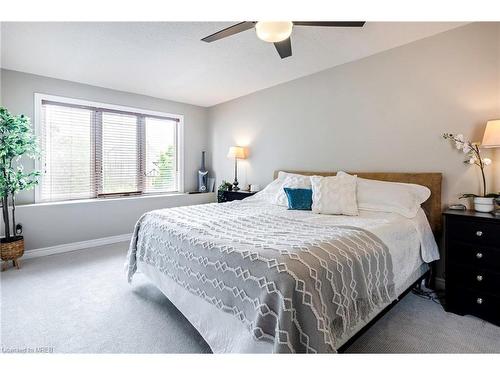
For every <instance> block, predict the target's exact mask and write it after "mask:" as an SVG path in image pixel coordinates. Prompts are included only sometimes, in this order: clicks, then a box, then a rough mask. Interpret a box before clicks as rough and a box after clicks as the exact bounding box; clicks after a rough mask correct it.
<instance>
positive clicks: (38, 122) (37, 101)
mask: <svg viewBox="0 0 500 375" xmlns="http://www.w3.org/2000/svg"><path fill="white" fill-rule="evenodd" d="M43 101H48V102H55V103H60V104H63V105H68V106H83V107H91V108H97V109H103V110H109V111H114V112H125V113H131V114H136V115H143V116H151V117H159V118H171V119H175V120H177V127H176V143H177V150H176V154H177V172H178V176H179V179H178V181H177V184H178V186H177V190H176V191H171V192H152V193H144V192H143V193H140V194H105V195H99V194H98V195H97V196H96V197H94V198H84V199H71V200H63V201H43V200H42V197H41V187H40V184H37V185H35V203H40V204H46V203H54V202H68V201H69V202H78V201H83V200H105V199H110V198H122V197H142V196H154V195H169V194H178V193H184V157H185V155H184V115H181V114H174V113H167V112H159V111H152V110H147V109H141V108H136V107H128V106H123V105H116V104H109V103H102V102H95V101H90V100H84V99H74V98H69V97H64V96H56V95H49V94H42V93H35V94H34V106H33V108H34V113H33V119H34V132H35V135H36V137H37V139H40V136H41V131H42V102H43ZM95 130H96V129H93V131H94V132H95ZM41 168H42V165H41V159H40V158H36V159H35V170H41ZM94 173H95V171H94ZM94 176H95V177H96V178H97V173H95V175H94ZM139 177H141V176H139Z"/></svg>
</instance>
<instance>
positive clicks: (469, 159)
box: [443, 133, 500, 212]
mask: <svg viewBox="0 0 500 375" xmlns="http://www.w3.org/2000/svg"><path fill="white" fill-rule="evenodd" d="M443 138H444V139H448V140H450V141H452V142H454V143H455V147H456V148H457V149H458V150H461V151H462V152H463V153H464V154H465V155H466V159H465V160H464V163H465V164H469V165H477V166H478V167H479V169H480V170H481V176H482V179H483V189H482V195H477V194H471V193H466V194H462V195H461V196H460V199H462V198H474V210H476V211H479V212H492V211H493V209H494V208H495V203H494V200H495V198H498V197H499V196H500V195H499V194H495V193H489V194H488V193H486V177H485V175H484V168H485V167H486V166H488V165H490V164H491V159H488V158H483V157H481V152H480V151H479V145H478V144H477V143H472V142H470V141H468V140H466V139H465V138H464V136H463V135H462V134H450V133H445V134H443Z"/></svg>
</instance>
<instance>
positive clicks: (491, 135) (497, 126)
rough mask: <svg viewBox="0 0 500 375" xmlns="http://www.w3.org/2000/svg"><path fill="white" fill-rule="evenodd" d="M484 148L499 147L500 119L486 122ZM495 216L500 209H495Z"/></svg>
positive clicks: (498, 203) (498, 202)
mask: <svg viewBox="0 0 500 375" xmlns="http://www.w3.org/2000/svg"><path fill="white" fill-rule="evenodd" d="M481 147H482V148H497V147H500V120H490V121H488V122H487V123H486V130H485V131H484V136H483V141H482V142H481ZM496 202H497V205H500V199H499V198H497V199H496ZM493 213H494V214H495V216H500V209H496V210H495V211H493Z"/></svg>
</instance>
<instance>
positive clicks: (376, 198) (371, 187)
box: [337, 172, 431, 219]
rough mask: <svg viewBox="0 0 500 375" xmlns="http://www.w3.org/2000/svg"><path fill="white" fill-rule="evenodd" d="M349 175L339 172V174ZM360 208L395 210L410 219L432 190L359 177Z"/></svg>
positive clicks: (358, 194) (383, 210)
mask: <svg viewBox="0 0 500 375" xmlns="http://www.w3.org/2000/svg"><path fill="white" fill-rule="evenodd" d="M342 175H347V173H345V172H338V173H337V176H342ZM357 184H358V186H357V198H358V208H359V209H360V210H367V211H382V212H395V213H398V214H400V215H403V216H404V217H407V218H409V219H413V218H414V217H415V216H417V212H418V209H419V208H420V206H421V204H422V203H424V202H425V201H426V200H427V199H428V198H429V197H430V196H431V191H430V190H429V189H428V188H427V187H425V186H421V185H416V184H405V183H401V182H388V181H378V180H368V179H365V178H360V177H358V181H357Z"/></svg>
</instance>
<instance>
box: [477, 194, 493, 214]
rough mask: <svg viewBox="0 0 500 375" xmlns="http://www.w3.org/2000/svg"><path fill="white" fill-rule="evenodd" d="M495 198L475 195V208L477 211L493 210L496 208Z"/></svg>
mask: <svg viewBox="0 0 500 375" xmlns="http://www.w3.org/2000/svg"><path fill="white" fill-rule="evenodd" d="M494 202H495V200H494V198H484V197H475V198H474V210H475V211H477V212H492V211H493V210H494V209H495V203H494Z"/></svg>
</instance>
